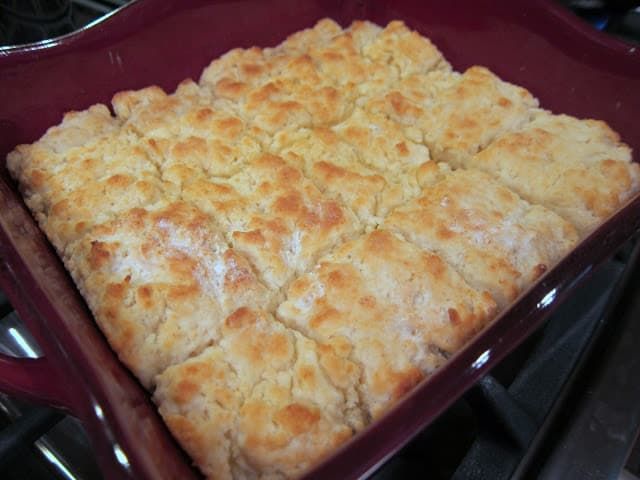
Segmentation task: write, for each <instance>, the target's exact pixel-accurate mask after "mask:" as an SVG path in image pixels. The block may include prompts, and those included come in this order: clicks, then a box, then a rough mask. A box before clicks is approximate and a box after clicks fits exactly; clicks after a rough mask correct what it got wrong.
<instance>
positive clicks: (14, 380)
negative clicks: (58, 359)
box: [0, 353, 71, 410]
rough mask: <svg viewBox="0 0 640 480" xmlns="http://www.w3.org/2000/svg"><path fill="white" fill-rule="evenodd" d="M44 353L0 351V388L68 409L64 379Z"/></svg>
mask: <svg viewBox="0 0 640 480" xmlns="http://www.w3.org/2000/svg"><path fill="white" fill-rule="evenodd" d="M61 380H62V379H61V378H60V374H59V373H58V370H57V369H56V368H55V367H54V366H53V364H52V363H51V361H50V360H49V359H48V358H47V357H39V358H18V357H12V356H9V355H5V354H2V353H0V391H2V392H3V393H6V394H8V395H13V396H17V397H22V398H25V399H27V400H31V401H34V402H36V403H40V404H46V405H49V406H52V407H56V408H63V409H65V410H71V402H70V401H69V398H68V392H67V389H66V388H65V387H64V385H65V383H64V382H63V381H61Z"/></svg>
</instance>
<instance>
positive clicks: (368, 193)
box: [272, 122, 428, 227]
mask: <svg viewBox="0 0 640 480" xmlns="http://www.w3.org/2000/svg"><path fill="white" fill-rule="evenodd" d="M354 123H355V122H351V125H354ZM364 125H365V124H364V123H360V124H358V127H359V128H358V127H355V126H354V127H348V126H345V128H344V130H348V132H347V134H346V135H340V134H339V133H337V130H339V129H329V128H313V129H306V128H304V129H298V130H293V131H290V130H285V131H282V132H280V133H278V134H277V135H276V136H275V138H274V142H273V144H272V149H274V150H275V151H278V152H279V154H280V155H281V156H282V158H284V159H285V160H286V161H287V162H289V163H291V164H292V165H295V166H297V167H298V168H300V169H301V170H302V171H303V172H304V174H305V175H306V176H307V177H308V178H310V179H311V180H312V181H313V183H314V184H315V185H316V186H317V187H318V188H319V189H320V190H321V191H322V192H323V193H324V194H325V195H327V196H328V197H330V198H336V199H338V200H339V201H340V202H343V203H344V204H345V205H346V206H347V207H349V209H350V210H351V211H353V212H354V213H355V214H356V215H357V216H358V218H359V219H360V220H361V221H362V222H363V223H364V224H365V225H367V226H368V227H374V226H375V225H377V224H378V223H380V219H381V218H382V217H383V216H385V215H386V214H387V213H388V212H389V211H391V209H392V208H394V207H396V206H398V205H400V204H401V203H402V202H403V201H405V200H406V199H408V198H411V196H412V195H414V196H415V195H417V194H418V193H419V190H420V189H419V188H418V185H417V181H416V179H415V177H414V178H412V177H411V176H410V175H401V174H399V173H397V172H396V173H393V172H385V171H384V162H385V160H386V159H385V157H384V155H385V154H386V153H387V152H385V151H384V147H390V148H391V152H389V157H390V159H391V160H390V162H389V163H390V164H392V165H396V166H397V165H399V164H400V165H401V164H402V162H401V161H399V160H398V159H400V158H403V159H404V157H410V150H409V148H407V146H406V144H407V143H408V142H405V141H404V140H400V141H398V140H396V142H397V143H396V145H399V147H396V146H394V145H393V144H391V143H390V142H389V141H386V142H385V141H383V140H382V139H380V138H379V137H377V138H375V139H374V141H372V142H371V143H374V145H371V146H370V145H368V144H367V141H368V140H369V137H370V136H372V135H369V134H368V132H362V131H361V130H362V129H364ZM354 138H355V141H354ZM392 138H393V137H392ZM349 140H351V141H349ZM376 140H380V143H382V144H383V145H382V148H378V149H377V151H376V147H379V145H375V141H376ZM416 150H418V151H419V152H420V153H421V154H422V155H414V158H415V163H416V164H417V163H419V161H420V160H423V161H424V160H428V152H427V151H426V148H424V147H423V150H422V149H420V148H417V149H416ZM371 152H373V153H374V155H370V153H371ZM375 154H378V155H375ZM363 157H366V158H365V159H364V160H363ZM376 161H377V162H378V164H382V168H381V169H380V170H377V169H375V168H374V167H373V166H372V165H368V162H376ZM407 163H408V164H409V165H411V164H410V161H407Z"/></svg>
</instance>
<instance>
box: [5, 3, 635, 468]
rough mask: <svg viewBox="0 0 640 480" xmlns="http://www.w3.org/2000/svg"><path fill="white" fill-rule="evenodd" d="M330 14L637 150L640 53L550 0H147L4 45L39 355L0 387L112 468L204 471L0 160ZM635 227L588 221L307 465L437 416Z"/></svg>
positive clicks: (373, 458) (373, 461) (358, 453)
mask: <svg viewBox="0 0 640 480" xmlns="http://www.w3.org/2000/svg"><path fill="white" fill-rule="evenodd" d="M323 17H331V18H333V19H335V20H336V21H338V22H339V23H341V24H342V25H343V26H347V25H348V24H349V23H350V22H351V21H352V20H354V19H367V20H371V21H374V22H376V23H378V24H386V23H387V22H388V21H390V20H392V19H402V20H404V21H405V22H406V23H407V24H408V25H409V26H410V27H411V28H414V29H416V30H418V31H419V32H420V33H422V34H424V35H426V36H428V37H429V38H431V39H432V40H433V41H434V42H435V43H436V45H438V47H439V48H440V49H441V50H442V51H443V53H444V55H445V56H446V58H447V59H448V60H449V61H450V62H451V64H452V65H453V66H454V68H456V69H458V70H463V69H465V68H466V67H468V66H470V65H473V64H480V65H486V66H488V67H489V68H490V69H492V70H493V71H494V72H496V73H497V74H498V75H500V76H501V77H502V78H503V79H505V80H508V81H510V82H514V83H517V84H519V85H522V86H524V87H526V88H528V89H529V90H530V91H531V92H533V94H534V95H535V96H537V97H538V98H539V99H540V101H541V103H542V105H543V106H544V107H546V108H549V109H551V110H553V111H555V112H563V113H569V114H572V115H575V116H578V117H594V118H599V119H602V120H605V121H606V122H608V123H609V124H610V125H611V126H612V127H613V128H614V129H615V130H616V131H618V132H619V133H620V134H621V136H622V138H623V140H624V141H625V142H627V143H628V144H629V145H630V146H631V147H632V148H633V149H634V151H636V152H637V151H640V133H639V131H638V127H637V118H636V114H637V113H638V112H640V88H639V87H640V52H638V51H636V49H635V48H634V47H632V46H630V45H627V44H624V43H621V42H618V41H615V40H612V39H610V38H608V37H605V36H604V35H603V34H601V33H599V32H596V31H594V30H592V29H591V27H589V26H588V25H586V24H583V23H582V22H581V21H580V20H578V19H577V18H574V17H573V16H572V15H571V14H569V13H566V12H565V11H563V10H562V9H561V8H560V7H557V6H555V5H554V4H553V3H551V2H550V1H542V0H537V1H534V0H530V1H528V2H513V1H490V0H469V1H449V2H442V1H438V0H433V1H421V0H418V1H409V0H407V1H366V0H342V1H340V0H314V1H305V2H301V1H294V0H281V1H274V2H267V1H261V0H227V1H203V0H173V1H167V0H139V1H137V2H133V3H131V4H129V5H127V6H126V7H123V8H121V9H120V10H119V11H117V12H116V13H115V14H113V15H111V16H109V17H108V18H107V19H105V20H103V21H101V22H99V23H96V24H95V25H92V26H89V27H87V28H85V29H83V30H81V31H80V32H77V33H74V34H71V35H68V36H65V37H61V38H59V39H55V40H50V41H46V42H41V43H37V44H31V45H27V46H24V47H19V48H15V47H14V48H0V158H2V159H3V161H2V162H0V164H1V165H0V284H1V285H0V286H1V287H2V289H3V290H4V291H5V292H6V293H7V295H8V296H9V298H10V300H11V301H12V303H13V304H14V306H15V307H16V308H17V310H18V312H19V313H20V314H21V316H22V318H23V319H24V321H25V322H26V323H27V325H28V326H29V328H30V330H31V332H32V333H33V334H34V336H35V338H36V339H37V340H38V342H39V343H40V345H41V347H42V349H43V351H44V352H45V357H44V358H41V359H38V360H16V359H13V358H11V357H5V356H0V390H2V391H5V392H7V393H10V394H14V395H22V396H25V397H28V398H30V399H31V400H36V401H40V402H44V403H47V404H50V405H54V406H58V407H62V408H65V409H67V410H68V411H70V412H71V413H73V414H74V415H76V416H77V417H79V418H80V419H81V420H82V421H83V423H84V425H85V427H86V428H87V430H88V432H89V435H90V438H91V440H92V443H93V447H94V449H95V451H96V455H97V458H98V461H99V463H100V466H101V467H102V470H103V472H104V475H105V477H106V478H113V479H122V478H144V479H151V478H184V479H187V478H194V477H195V478H197V477H198V473H197V472H196V471H195V470H193V469H192V468H191V466H190V464H191V462H190V460H189V459H188V457H187V456H186V455H185V454H184V453H183V452H182V450H181V449H180V448H179V446H178V445H177V444H176V442H175V441H174V440H173V438H172V437H171V435H170V434H169V432H168V431H167V430H166V428H165V427H164V425H163V423H162V421H161V419H160V418H159V416H158V415H157V413H156V411H155V409H154V406H153V404H152V403H151V401H150V399H149V395H148V394H147V393H146V392H145V391H144V390H143V389H142V387H141V386H140V385H139V384H138V382H137V381H136V380H135V379H134V378H133V377H132V376H131V375H130V373H129V372H128V371H127V370H126V369H125V368H124V367H123V366H122V365H121V364H120V362H119V361H118V359H117V357H116V355H115V354H114V353H113V352H112V351H111V349H110V348H109V346H108V344H107V343H106V341H105V339H104V337H103V336H102V334H101V333H100V332H99V331H98V330H97V327H96V326H95V324H94V322H93V320H92V317H91V315H90V313H89V311H88V310H87V307H86V306H85V304H84V302H83V300H82V298H81V297H80V295H79V294H78V292H77V290H76V289H75V287H74V286H73V283H72V281H71V279H70V277H69V276H68V274H67V273H66V272H65V270H64V268H63V266H62V264H61V262H60V261H59V260H58V258H57V256H56V255H55V252H54V251H53V249H52V247H51V246H50V244H49V243H48V242H47V240H46V238H45V237H44V236H43V235H42V234H41V233H40V231H39V230H38V228H37V226H36V224H35V222H34V221H33V219H32V218H31V216H30V214H29V212H28V211H27V209H26V207H25V206H24V204H23V202H22V200H21V199H20V196H19V194H18V193H17V191H16V188H15V184H14V183H13V182H12V181H11V179H10V178H9V176H8V174H7V171H6V168H5V166H4V159H5V157H6V154H7V153H8V152H9V151H11V150H12V149H13V147H14V146H15V145H17V144H19V143H26V142H33V141H35V140H37V139H38V138H39V137H40V136H41V135H42V134H43V133H44V132H45V130H46V129H47V128H48V127H50V126H52V125H54V124H57V123H59V122H60V120H61V118H62V114H63V113H64V112H66V111H68V110H73V109H85V108H87V107H88V106H89V105H91V104H94V103H97V102H106V103H108V102H109V101H110V99H111V97H112V95H113V94H114V93H116V92H117V91H120V90H123V89H131V88H140V87H144V86H147V85H149V84H157V85H160V86H161V87H163V88H165V89H167V90H173V89H174V88H175V87H176V85H177V84H178V82H180V81H181V80H183V79H184V78H187V77H191V78H194V79H197V78H198V76H199V74H200V72H201V70H202V69H203V68H204V67H205V65H207V64H208V63H209V61H210V60H211V59H213V58H214V57H217V56H219V55H220V54H222V53H224V52H225V51H227V50H229V49H231V48H233V47H248V46H251V45H258V46H273V45H275V44H277V43H279V42H280V41H281V40H283V39H284V38H285V37H286V36H287V35H288V34H290V33H292V32H294V31H297V30H300V29H303V28H307V27H310V26H312V25H313V24H314V23H315V22H316V21H317V20H319V19H320V18H323ZM639 226H640V198H636V199H634V200H633V201H632V202H630V203H629V204H628V205H627V206H625V207H624V208H623V209H622V210H621V211H619V212H618V213H617V214H616V215H615V216H614V217H612V218H611V219H610V220H609V221H608V222H606V223H605V224H604V225H603V226H602V227H600V228H599V229H598V230H597V231H596V232H594V233H593V234H592V235H591V236H590V237H589V238H587V239H586V240H585V241H584V242H582V244H581V245H580V246H579V247H578V248H577V249H576V250H575V251H574V252H573V253H571V254H570V255H569V256H568V257H567V258H565V259H564V260H563V261H562V262H561V263H560V264H559V265H558V266H557V267H556V268H554V269H552V270H551V271H549V272H548V273H547V275H545V276H544V277H543V278H542V279H541V280H540V281H539V282H537V283H536V285H534V286H533V287H532V288H531V289H530V290H529V291H527V292H525V293H524V294H523V295H522V296H521V298H520V299H519V301H518V302H516V303H515V304H514V305H513V306H512V307H511V308H510V309H508V310H507V311H505V312H504V313H503V314H502V315H501V316H500V318H499V319H498V320H496V321H495V322H494V323H493V324H492V325H491V326H490V327H489V328H487V329H486V330H485V331H483V332H481V333H480V334H479V335H478V336H477V337H476V338H475V339H474V340H473V341H472V342H471V343H470V344H469V345H468V346H467V347H466V348H464V350H462V351H461V352H459V353H458V354H457V355H456V356H455V357H454V358H453V359H452V360H451V361H450V362H449V363H448V364H447V365H446V366H445V367H444V368H442V369H441V370H440V371H438V372H437V373H436V374H435V375H433V376H432V377H431V378H430V379H428V380H427V381H425V382H423V383H422V384H421V385H420V386H418V387H417V388H416V389H415V390H414V391H413V392H412V393H411V394H409V395H408V396H407V397H406V398H405V399H404V400H402V401H401V402H399V403H398V405H397V406H396V407H395V408H394V409H393V410H392V411H390V412H389V413H388V414H387V415H386V416H385V417H384V418H382V419H381V420H380V421H378V422H376V423H375V424H373V425H371V426H370V427H369V428H368V429H367V430H365V431H364V432H362V433H361V434H359V435H358V436H356V437H355V438H354V439H353V440H352V441H350V442H349V443H347V444H346V445H345V446H344V447H343V448H341V449H340V450H339V451H338V452H336V454H335V455H333V456H332V457H331V458H329V459H327V460H326V461H325V462H324V463H323V464H321V465H319V466H318V467H317V468H316V469H315V470H314V471H313V472H310V473H309V475H308V476H309V478H318V479H326V478H357V477H360V476H362V475H364V474H366V473H367V472H369V471H371V470H372V469H373V468H375V466H376V465H378V464H379V463H380V462H382V461H383V460H384V459H385V458H387V457H388V456H390V455H392V454H393V453H394V452H395V451H396V450H397V449H398V448H400V447H401V446H402V445H403V444H404V443H406V442H407V441H409V439H410V438H411V437H412V436H413V435H414V434H416V433H417V432H418V431H420V430H421V429H422V428H423V427H424V426H425V425H426V424H428V423H429V422H430V421H432V420H433V419H434V418H435V417H436V416H437V415H438V414H440V413H441V412H442V411H443V410H444V409H445V408H446V407H447V406H449V405H450V404H451V403H452V402H453V401H454V400H455V399H457V398H458V397H459V396H460V395H461V394H462V393H463V392H464V391H465V390H466V389H468V388H469V387H470V386H471V385H473V383H474V382H475V381H476V380H478V379H479V378H480V377H481V376H482V375H484V374H485V373H487V371H488V370H489V369H490V368H491V367H492V366H494V365H495V364H496V363H497V362H498V361H500V360H501V359H502V358H503V357H504V356H505V355H506V354H507V353H509V352H510V351H511V350H513V349H514V348H515V347H516V346H517V345H518V344H519V343H520V342H522V340H524V339H525V338H526V337H527V336H528V335H529V334H531V333H532V332H533V331H534V330H535V329H536V328H537V327H538V326H540V324H541V323H542V322H543V320H544V319H545V317H546V316H547V314H548V313H549V312H550V311H551V310H552V309H553V308H554V307H555V306H556V305H557V304H558V303H559V302H561V301H562V299H563V298H564V297H566V296H567V295H568V294H569V293H570V291H571V290H572V288H573V287H574V286H575V285H576V284H577V283H578V282H580V281H581V280H582V279H584V278H585V277H586V276H587V275H588V274H589V272H590V271H591V269H592V268H593V267H595V266H596V265H597V264H599V263H601V262H602V261H603V260H605V259H606V258H607V257H608V256H610V255H611V254H612V253H614V252H615V250H616V249H617V248H618V247H619V246H620V245H621V244H622V243H623V242H624V241H625V240H627V239H628V238H629V237H630V236H631V235H632V234H633V233H634V232H635V231H636V230H637V229H638V227H639Z"/></svg>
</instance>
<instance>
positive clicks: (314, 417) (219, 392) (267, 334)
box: [154, 309, 364, 478]
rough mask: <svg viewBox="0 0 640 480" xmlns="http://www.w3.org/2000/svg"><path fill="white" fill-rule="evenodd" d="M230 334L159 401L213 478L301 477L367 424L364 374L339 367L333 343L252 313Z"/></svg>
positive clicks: (191, 363)
mask: <svg viewBox="0 0 640 480" xmlns="http://www.w3.org/2000/svg"><path fill="white" fill-rule="evenodd" d="M223 330H224V331H223V339H222V341H221V342H220V343H219V344H218V345H217V346H215V347H210V348H209V349H207V350H205V351H204V352H203V353H202V354H201V355H199V356H197V357H194V358H192V359H190V360H187V361H186V362H184V363H182V364H180V365H176V366H173V367H170V368H168V369H167V370H166V371H165V372H163V373H162V374H161V375H159V376H158V379H157V385H158V386H157V389H156V391H155V395H154V396H155V400H156V402H157V403H158V405H159V407H160V413H161V414H162V416H163V417H164V418H165V421H167V424H168V425H169V428H170V429H171V430H172V432H173V433H174V435H175V436H176V437H177V438H178V439H179V440H180V441H181V442H182V444H183V445H184V446H185V448H186V449H187V451H188V452H189V453H190V454H191V456H192V457H193V458H194V459H195V461H196V462H197V463H198V465H199V467H200V468H201V469H202V470H203V472H204V473H205V474H207V475H208V476H210V477H211V478H232V475H233V476H236V477H247V478H255V477H258V476H259V477H262V476H265V477H268V476H270V475H274V476H284V477H295V476H299V475H300V474H301V473H303V472H304V471H305V470H306V469H308V468H309V467H310V466H311V465H313V464H314V463H316V462H317V461H318V460H319V459H321V458H322V457H324V456H325V455H327V454H328V453H330V452H331V451H333V450H334V449H335V448H336V447H337V446H338V445H340V444H341V443H343V442H344V441H346V440H347V439H348V438H350V437H351V436H352V435H353V432H354V430H355V429H359V428H362V426H363V425H364V423H363V422H364V413H363V411H362V410H361V408H360V406H359V403H358V396H357V393H356V391H355V386H356V384H357V381H358V377H359V374H360V372H359V368H358V367H357V366H356V365H355V364H353V363H351V362H349V360H347V359H345V358H341V357H340V361H339V362H337V363H338V366H337V367H338V368H332V365H331V362H327V361H326V360H325V359H326V358H327V357H329V356H331V355H333V356H339V354H338V353H335V352H334V350H333V349H332V348H331V347H330V346H326V345H320V344H317V343H316V342H314V341H312V340H309V339H307V338H305V337H303V336H302V335H300V334H299V333H298V332H296V331H293V330H290V329H288V328H286V327H284V326H283V325H282V324H280V323H278V322H276V321H275V320H274V319H273V318H272V317H270V316H269V315H267V314H266V313H264V312H260V311H253V310H249V309H240V310H238V311H236V312H235V313H233V314H232V316H231V317H229V318H227V320H226V322H225V325H224V327H223ZM335 378H338V379H339V380H340V381H338V382H336V381H335Z"/></svg>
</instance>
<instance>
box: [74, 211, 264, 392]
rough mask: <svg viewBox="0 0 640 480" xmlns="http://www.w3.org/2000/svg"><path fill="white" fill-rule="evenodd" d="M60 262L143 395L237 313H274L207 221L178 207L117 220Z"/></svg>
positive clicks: (244, 266)
mask: <svg viewBox="0 0 640 480" xmlns="http://www.w3.org/2000/svg"><path fill="white" fill-rule="evenodd" d="M64 260H65V265H66V267H67V268H68V269H69V271H70V272H71V274H72V276H73V278H74V280H75V282H76V284H77V285H78V288H79V289H80V292H82V294H83V296H84V297H85V299H86V300H87V302H88V304H89V306H90V308H91V310H92V312H93V314H94V315H95V318H96V321H97V322H98V324H99V325H100V328H101V329H102V331H103V332H104V333H105V335H106V336H107V338H108V339H109V342H110V343H111V345H112V346H113V348H114V349H115V350H116V352H117V353H118V355H119V357H120V358H121V360H122V361H123V362H124V363H125V364H126V365H127V366H128V367H129V368H130V369H131V370H132V371H133V372H134V373H135V374H136V376H137V377H138V378H139V379H140V380H141V381H142V383H143V384H144V385H145V386H147V387H150V386H152V384H153V383H152V379H153V377H154V376H155V375H156V374H158V373H159V372H161V371H162V370H164V369H165V368H166V367H167V366H169V365H172V364H174V363H177V362H179V361H182V360H185V359H186V358H188V357H190V356H192V355H194V354H197V353H198V352H199V351H201V350H202V349H203V348H204V347H206V346H207V345H209V344H210V343H212V342H214V341H216V340H218V339H219V336H220V325H221V323H222V322H223V321H224V318H225V317H226V316H228V315H230V314H231V313H232V312H234V311H235V310H236V309H238V308H240V307H243V306H249V307H253V308H269V307H270V306H273V298H274V297H273V294H272V293H271V292H270V291H269V290H267V289H266V288H265V287H264V286H263V285H262V284H261V283H260V282H259V281H258V280H257V279H256V278H255V276H254V274H253V272H252V270H251V266H250V264H249V263H248V262H247V260H246V259H244V258H243V257H242V256H241V255H240V254H238V253H237V252H236V251H235V250H233V249H231V248H229V247H228V246H227V243H226V242H225V240H224V237H223V236H222V235H221V234H220V233H219V230H218V229H217V227H216V225H215V224H214V223H213V222H212V221H211V219H210V217H209V216H207V215H205V214H204V213H203V212H202V211H200V210H198V209H197V208H196V207H194V206H192V205H189V204H186V203H183V202H179V203H171V204H166V205H163V206H162V207H161V208H156V209H154V210H145V209H141V208H137V209H132V210H130V211H128V212H125V213H122V214H121V215H119V216H118V218H116V219H114V220H111V221H109V222H107V223H104V224H101V225H98V226H96V227H94V228H93V229H92V230H91V231H90V232H89V233H88V234H86V235H85V236H84V237H83V238H82V240H81V241H79V242H78V243H76V244H75V246H74V248H72V249H71V251H69V252H68V254H67V255H66V256H65V258H64Z"/></svg>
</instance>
